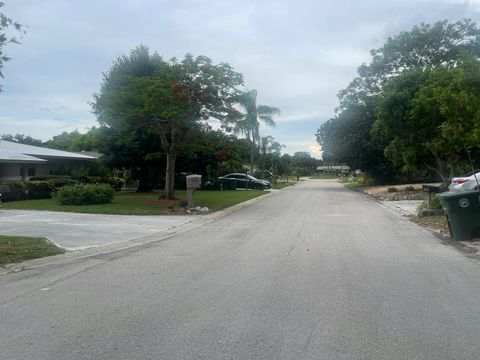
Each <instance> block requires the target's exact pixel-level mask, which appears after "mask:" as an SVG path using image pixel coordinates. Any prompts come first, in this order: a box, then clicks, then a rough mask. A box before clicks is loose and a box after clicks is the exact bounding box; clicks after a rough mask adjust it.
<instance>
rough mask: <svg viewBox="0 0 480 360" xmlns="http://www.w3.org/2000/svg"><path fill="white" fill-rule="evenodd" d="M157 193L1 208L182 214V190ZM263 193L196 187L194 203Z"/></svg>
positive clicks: (216, 203)
mask: <svg viewBox="0 0 480 360" xmlns="http://www.w3.org/2000/svg"><path fill="white" fill-rule="evenodd" d="M160 194H161V193H159V192H150V193H118V194H117V195H116V196H115V197H114V198H113V200H112V202H111V203H108V204H97V205H61V204H59V203H58V202H56V201H55V200H54V199H41V200H24V201H14V202H8V203H4V204H3V205H2V209H16V210H20V209H21V210H48V211H66V212H79V213H87V214H117V215H168V214H185V213H186V211H185V206H186V200H187V194H186V191H177V192H176V197H177V199H175V200H164V199H159V195H160ZM266 194H268V192H266V191H257V190H249V191H242V190H234V191H228V190H222V191H201V190H200V191H196V192H195V205H196V206H200V207H207V208H209V210H210V211H218V210H222V209H225V208H227V207H229V206H233V205H236V204H238V203H241V202H244V201H247V200H250V199H253V198H256V197H258V196H262V195H266Z"/></svg>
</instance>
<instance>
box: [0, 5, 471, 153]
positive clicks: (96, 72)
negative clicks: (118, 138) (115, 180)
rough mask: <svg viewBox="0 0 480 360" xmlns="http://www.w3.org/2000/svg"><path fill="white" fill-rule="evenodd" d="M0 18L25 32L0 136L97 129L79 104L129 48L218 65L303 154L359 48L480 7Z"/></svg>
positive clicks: (225, 8)
mask: <svg viewBox="0 0 480 360" xmlns="http://www.w3.org/2000/svg"><path fill="white" fill-rule="evenodd" d="M4 2H5V3H6V5H5V7H3V8H2V11H3V12H4V13H5V14H6V15H8V16H10V17H12V18H14V19H15V20H17V21H18V22H20V23H22V24H25V25H27V26H28V32H27V34H26V35H25V36H24V38H23V40H22V45H20V46H16V45H9V46H8V47H7V48H6V49H5V52H6V53H7V55H8V56H10V57H11V58H12V60H11V61H10V62H8V63H6V64H5V66H4V69H3V72H4V76H5V78H4V79H3V80H0V81H1V84H2V85H3V92H2V93H0V134H1V133H23V134H26V135H30V136H33V137H37V138H41V139H43V140H47V139H49V138H51V137H52V136H54V135H57V134H59V133H61V132H63V131H72V130H75V129H78V130H79V131H80V132H85V131H87V130H88V129H89V128H90V127H92V126H95V125H97V123H96V119H95V116H94V115H93V114H91V111H90V106H89V105H88V103H89V102H90V101H91V100H92V94H93V93H95V92H96V91H97V89H98V88H99V84H100V81H101V76H102V71H105V70H107V69H108V67H109V65H110V64H111V62H112V60H113V59H114V58H115V57H117V56H118V55H121V54H124V53H128V52H129V51H130V50H131V49H132V48H134V47H135V46H137V45H139V44H145V45H148V46H149V47H150V48H151V49H154V50H157V51H158V52H159V53H160V54H162V55H163V56H164V57H165V58H171V57H174V56H175V57H178V58H181V57H183V55H184V54H185V53H187V52H191V53H193V54H194V55H200V54H202V55H207V56H209V57H210V58H212V60H213V61H214V62H221V61H225V62H228V63H230V64H231V65H232V66H233V67H234V68H235V70H237V71H239V72H241V73H243V74H244V76H245V81H246V84H245V85H246V86H247V87H248V88H250V89H257V91H258V97H259V99H258V100H259V103H260V104H265V105H271V106H277V107H279V108H280V109H281V110H282V115H281V116H280V117H279V118H278V119H277V127H276V128H275V129H269V128H262V135H272V136H274V137H275V138H276V139H277V140H278V141H279V142H281V143H283V144H285V145H286V146H287V148H286V152H287V153H294V152H295V151H311V153H312V155H315V151H316V149H315V144H316V143H315V136H314V134H315V131H316V129H317V128H318V127H319V126H320V125H321V124H322V123H323V122H325V121H326V120H328V119H329V118H330V117H332V116H333V114H334V109H335V107H336V106H337V105H338V101H337V97H336V95H337V92H338V91H339V90H340V89H342V88H344V87H345V86H347V85H348V83H349V82H350V80H351V79H352V78H353V77H354V76H355V74H356V69H357V67H358V66H359V65H360V64H361V63H362V62H368V61H369V50H370V49H372V48H375V47H379V46H381V45H382V44H383V43H384V41H385V40H386V38H387V37H388V36H391V35H395V34H396V33H398V32H399V31H402V30H408V29H410V28H411V27H412V26H413V25H415V24H419V23H421V22H427V23H433V22H435V21H438V20H443V19H449V20H452V21H457V20H460V19H463V18H465V17H468V18H472V19H473V20H474V21H476V22H480V19H479V17H480V0H475V1H463V0H398V1H397V0H392V1H389V0H378V1H377V0H362V1H355V0H350V1H346V0H335V1H322V0H310V1H308V0H296V1H295V0H232V1H228V0H170V1H169V0H82V1H74V0H42V1H38V0H4Z"/></svg>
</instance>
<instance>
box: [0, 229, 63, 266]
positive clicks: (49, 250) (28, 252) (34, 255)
mask: <svg viewBox="0 0 480 360" xmlns="http://www.w3.org/2000/svg"><path fill="white" fill-rule="evenodd" d="M64 252H65V250H63V249H61V248H59V247H57V246H55V245H54V244H52V243H51V242H50V241H48V240H47V239H45V238H37V237H25V236H3V235H0V266H4V265H6V264H10V263H16V262H22V261H25V260H31V259H38V258H42V257H46V256H52V255H57V254H63V253H64Z"/></svg>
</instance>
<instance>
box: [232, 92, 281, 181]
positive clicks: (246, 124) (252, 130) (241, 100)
mask: <svg viewBox="0 0 480 360" xmlns="http://www.w3.org/2000/svg"><path fill="white" fill-rule="evenodd" d="M238 104H239V105H240V106H241V108H242V110H244V113H243V116H242V118H241V119H240V120H238V121H237V123H236V126H235V129H234V130H235V132H236V133H243V134H245V135H246V137H247V139H249V140H250V142H251V143H252V147H251V150H250V172H251V173H252V174H253V162H254V154H255V149H256V147H258V146H259V145H260V138H261V137H260V121H262V122H263V123H264V124H265V125H267V126H270V127H274V126H275V120H274V117H275V116H278V115H280V109H278V108H276V107H272V106H267V105H257V90H250V91H247V92H244V93H242V94H241V95H240V96H239V97H238Z"/></svg>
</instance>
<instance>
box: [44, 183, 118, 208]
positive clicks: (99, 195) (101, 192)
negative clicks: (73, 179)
mask: <svg viewBox="0 0 480 360" xmlns="http://www.w3.org/2000/svg"><path fill="white" fill-rule="evenodd" d="M114 195H115V190H113V189H112V187H111V186H110V185H108V184H76V185H67V186H64V187H62V188H61V189H60V190H58V191H57V192H56V193H54V194H53V198H54V199H55V201H57V202H58V203H59V204H60V205H94V204H108V203H111V202H112V200H113V197H114Z"/></svg>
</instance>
